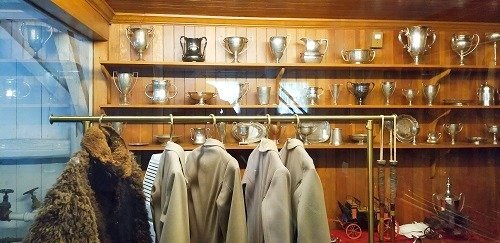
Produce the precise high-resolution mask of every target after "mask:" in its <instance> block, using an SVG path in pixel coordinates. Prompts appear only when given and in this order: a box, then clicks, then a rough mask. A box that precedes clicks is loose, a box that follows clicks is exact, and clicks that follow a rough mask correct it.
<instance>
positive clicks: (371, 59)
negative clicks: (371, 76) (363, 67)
mask: <svg viewBox="0 0 500 243" xmlns="http://www.w3.org/2000/svg"><path fill="white" fill-rule="evenodd" d="M370 56H371V58H370V62H372V61H373V60H374V59H375V50H373V49H370Z"/></svg>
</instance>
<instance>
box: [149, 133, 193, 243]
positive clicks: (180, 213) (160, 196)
mask: <svg viewBox="0 0 500 243" xmlns="http://www.w3.org/2000/svg"><path fill="white" fill-rule="evenodd" d="M184 165H185V156H184V150H183V149H182V147H181V146H180V145H178V144H176V143H173V142H167V145H166V146H165V149H164V151H163V153H162V155H161V158H160V166H159V168H158V172H157V174H156V178H155V180H154V183H153V188H152V191H151V207H152V212H153V222H154V226H155V232H156V240H157V242H160V243H169V242H176V243H189V242H190V241H189V216H188V197H187V181H186V178H185V177H184V172H183V167H184Z"/></svg>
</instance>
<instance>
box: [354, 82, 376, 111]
mask: <svg viewBox="0 0 500 243" xmlns="http://www.w3.org/2000/svg"><path fill="white" fill-rule="evenodd" d="M370 86H371V88H370ZM374 87H375V84H374V83H373V82H372V83H351V82H349V81H348V82H347V91H349V93H351V94H352V95H354V97H355V98H356V101H357V102H358V105H362V104H363V101H364V100H365V98H366V96H368V94H369V93H370V92H371V91H372V90H373V88H374Z"/></svg>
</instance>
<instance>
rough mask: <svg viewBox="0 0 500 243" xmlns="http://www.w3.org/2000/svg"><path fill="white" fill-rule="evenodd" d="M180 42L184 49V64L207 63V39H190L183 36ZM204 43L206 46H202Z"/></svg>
mask: <svg viewBox="0 0 500 243" xmlns="http://www.w3.org/2000/svg"><path fill="white" fill-rule="evenodd" d="M203 41H205V42H203ZM179 42H180V43H181V48H182V61H184V62H204V61H205V49H206V48H207V37H205V36H203V37H201V38H188V37H185V36H181V37H180V38H179ZM202 43H204V44H203V45H202ZM202 46H203V48H202Z"/></svg>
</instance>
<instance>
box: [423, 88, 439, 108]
mask: <svg viewBox="0 0 500 243" xmlns="http://www.w3.org/2000/svg"><path fill="white" fill-rule="evenodd" d="M422 85H423V86H424V97H425V98H426V99H427V105H432V103H433V102H434V99H436V96H437V94H438V92H439V87H440V86H439V84H429V85H424V84H422Z"/></svg>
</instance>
